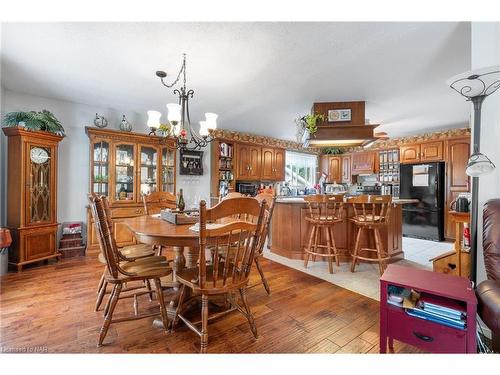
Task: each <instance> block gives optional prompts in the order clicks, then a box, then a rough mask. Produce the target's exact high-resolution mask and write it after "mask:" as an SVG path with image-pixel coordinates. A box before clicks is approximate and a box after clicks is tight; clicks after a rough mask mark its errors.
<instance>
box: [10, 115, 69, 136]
mask: <svg viewBox="0 0 500 375" xmlns="http://www.w3.org/2000/svg"><path fill="white" fill-rule="evenodd" d="M3 126H6V127H13V126H21V127H24V128H25V129H26V130H30V131H39V130H41V131H46V132H49V133H54V134H57V135H62V136H64V135H65V134H64V128H63V126H62V125H61V123H60V122H59V120H58V119H57V118H56V116H54V114H53V113H52V112H50V111H47V110H46V109H44V110H42V111H40V112H36V111H29V112H23V111H17V112H9V113H6V114H5V116H4V117H3Z"/></svg>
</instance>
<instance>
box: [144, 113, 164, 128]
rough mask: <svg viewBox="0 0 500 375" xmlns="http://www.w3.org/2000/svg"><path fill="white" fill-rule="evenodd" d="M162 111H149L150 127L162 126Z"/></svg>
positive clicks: (148, 123)
mask: <svg viewBox="0 0 500 375" xmlns="http://www.w3.org/2000/svg"><path fill="white" fill-rule="evenodd" d="M160 117H161V113H160V112H158V111H148V122H147V125H148V127H150V128H153V129H158V128H159V127H160Z"/></svg>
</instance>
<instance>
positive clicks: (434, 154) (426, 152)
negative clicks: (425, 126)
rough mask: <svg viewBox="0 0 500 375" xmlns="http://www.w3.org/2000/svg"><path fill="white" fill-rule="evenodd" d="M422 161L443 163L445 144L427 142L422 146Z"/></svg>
mask: <svg viewBox="0 0 500 375" xmlns="http://www.w3.org/2000/svg"><path fill="white" fill-rule="evenodd" d="M420 153H421V155H420V161H421V162H427V161H442V160H443V142H442V141H437V142H426V143H422V144H421V145H420Z"/></svg>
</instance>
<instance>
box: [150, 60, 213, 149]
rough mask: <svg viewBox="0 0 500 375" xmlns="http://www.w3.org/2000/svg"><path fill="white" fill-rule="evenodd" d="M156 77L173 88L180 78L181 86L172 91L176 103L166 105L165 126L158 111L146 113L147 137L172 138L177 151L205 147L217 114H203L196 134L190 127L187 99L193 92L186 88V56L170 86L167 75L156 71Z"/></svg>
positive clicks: (211, 137)
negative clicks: (148, 129)
mask: <svg viewBox="0 0 500 375" xmlns="http://www.w3.org/2000/svg"><path fill="white" fill-rule="evenodd" d="M156 76H157V77H159V78H160V80H161V83H162V84H163V86H165V87H168V88H172V87H174V86H175V85H176V84H177V83H178V82H179V80H180V79H181V76H182V78H183V84H182V86H181V87H180V88H179V89H175V90H174V94H176V95H178V97H179V100H178V103H168V104H167V110H168V114H167V119H168V123H167V124H162V123H161V122H160V118H161V113H160V112H158V111H148V123H147V124H148V127H149V128H150V129H151V131H150V132H149V135H157V134H156V132H157V131H159V132H161V134H160V135H161V136H163V137H173V138H174V139H175V144H176V147H177V148H178V149H181V150H199V149H202V148H204V147H206V146H207V145H208V144H209V143H210V142H212V141H213V140H214V137H213V136H212V132H211V131H212V130H214V129H216V128H217V114H215V113H205V120H204V121H200V131H199V132H198V133H197V132H196V131H195V130H194V129H193V127H192V126H191V119H190V117H189V99H190V98H193V95H194V91H193V90H188V89H187V88H186V54H185V53H184V54H183V60H182V66H181V69H180V70H179V73H178V74H177V78H176V79H175V80H174V81H173V82H172V83H170V84H168V83H166V82H165V78H166V77H167V73H165V72H164V71H161V70H159V71H157V72H156Z"/></svg>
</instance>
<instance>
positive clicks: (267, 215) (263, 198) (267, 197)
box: [249, 193, 276, 294]
mask: <svg viewBox="0 0 500 375" xmlns="http://www.w3.org/2000/svg"><path fill="white" fill-rule="evenodd" d="M255 199H257V201H258V202H259V203H262V202H265V203H264V204H265V211H264V219H263V224H262V233H261V235H260V237H259V244H258V246H257V250H256V252H255V257H254V262H255V267H256V268H257V271H258V272H259V275H260V279H261V282H260V283H257V284H253V285H250V286H249V288H253V287H255V286H257V285H260V284H262V285H264V289H265V290H266V292H267V294H271V288H270V287H269V283H268V282H267V279H266V276H265V275H264V271H263V270H262V267H261V266H260V258H261V257H262V254H263V253H264V245H265V243H266V239H268V238H269V227H270V225H271V219H272V217H273V211H274V204H275V202H276V195H273V194H268V193H261V194H257V195H256V196H255Z"/></svg>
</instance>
